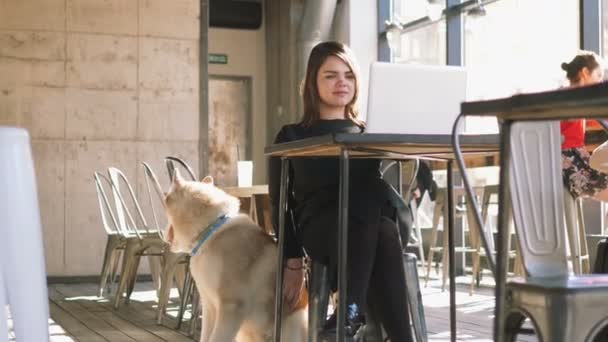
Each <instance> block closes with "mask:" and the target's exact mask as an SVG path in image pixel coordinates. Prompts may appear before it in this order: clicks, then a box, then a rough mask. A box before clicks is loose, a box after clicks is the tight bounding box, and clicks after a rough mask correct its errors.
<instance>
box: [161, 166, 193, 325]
mask: <svg viewBox="0 0 608 342" xmlns="http://www.w3.org/2000/svg"><path fill="white" fill-rule="evenodd" d="M165 165H166V167H167V174H168V176H169V180H170V181H172V180H173V174H174V170H175V169H176V168H177V167H179V168H181V169H183V170H184V171H186V172H185V173H186V174H188V176H190V180H192V181H196V180H198V177H197V176H196V174H195V173H194V170H193V169H192V167H190V165H189V164H188V163H187V162H186V161H184V160H183V159H181V158H179V157H176V156H167V157H165ZM186 258H187V259H186V275H185V278H184V283H183V286H182V291H181V296H180V305H179V310H178V313H177V327H176V329H180V328H181V325H182V321H183V318H184V314H185V313H186V309H187V306H188V304H190V307H191V312H192V318H191V320H190V329H189V334H190V335H191V336H192V335H193V334H194V332H195V331H196V326H197V322H198V321H199V319H198V316H199V315H200V313H201V312H202V310H201V305H200V304H201V303H200V299H199V295H198V291H197V289H196V284H195V283H194V280H193V279H192V276H191V274H190V266H189V265H190V257H189V256H187V257H186Z"/></svg>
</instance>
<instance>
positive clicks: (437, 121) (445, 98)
mask: <svg viewBox="0 0 608 342" xmlns="http://www.w3.org/2000/svg"><path fill="white" fill-rule="evenodd" d="M466 82H467V79H466V71H465V69H464V68H463V67H456V66H428V65H410V64H395V63H381V62H374V63H372V65H371V70H370V81H369V99H368V106H367V127H366V130H365V131H366V132H367V133H397V134H451V133H452V125H453V124H454V121H455V120H456V117H457V116H458V114H459V113H460V103H461V102H464V101H465V99H466Z"/></svg>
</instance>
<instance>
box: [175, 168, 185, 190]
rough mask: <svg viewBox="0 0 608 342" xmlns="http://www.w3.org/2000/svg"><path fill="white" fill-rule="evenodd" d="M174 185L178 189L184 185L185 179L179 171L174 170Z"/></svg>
mask: <svg viewBox="0 0 608 342" xmlns="http://www.w3.org/2000/svg"><path fill="white" fill-rule="evenodd" d="M173 184H174V185H175V186H178V187H179V186H182V185H183V184H184V179H183V178H182V175H181V174H180V173H179V170H178V169H174V170H173Z"/></svg>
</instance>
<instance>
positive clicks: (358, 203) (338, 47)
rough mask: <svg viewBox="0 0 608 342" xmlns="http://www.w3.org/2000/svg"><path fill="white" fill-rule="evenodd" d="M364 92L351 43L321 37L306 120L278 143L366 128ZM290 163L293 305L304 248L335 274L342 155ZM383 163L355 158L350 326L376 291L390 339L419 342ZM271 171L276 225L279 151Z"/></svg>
mask: <svg viewBox="0 0 608 342" xmlns="http://www.w3.org/2000/svg"><path fill="white" fill-rule="evenodd" d="M358 92H359V79H358V73H357V67H356V64H355V62H354V58H353V54H352V52H351V51H350V49H348V47H346V46H345V45H343V44H341V43H338V42H324V43H320V44H318V45H317V46H315V47H314V48H313V50H312V51H311V53H310V57H309V60H308V66H307V70H306V75H305V79H304V83H303V87H302V98H303V102H304V115H303V118H302V121H301V122H300V123H297V124H293V125H287V126H284V127H283V128H282V129H281V131H280V132H279V133H278V135H277V137H276V139H275V141H274V142H275V143H282V142H287V141H291V140H297V139H303V138H308V137H312V136H318V135H324V134H329V133H337V132H350V133H360V132H363V129H364V124H363V122H361V121H360V120H358V119H357V114H358V113H357V108H356V103H357V96H358ZM290 165H291V168H290V172H289V194H290V201H289V202H288V203H289V207H290V209H292V212H293V213H294V214H295V215H294V216H295V221H296V222H295V224H296V226H297V227H298V230H297V232H298V233H297V234H296V233H294V232H295V229H294V227H293V223H292V222H291V221H289V220H288V222H287V224H286V227H285V228H286V229H285V241H286V250H285V253H286V258H287V262H286V264H285V278H284V286H283V287H284V295H285V300H286V302H287V304H288V305H290V306H293V305H295V303H296V302H297V299H298V298H299V295H300V292H301V290H302V287H303V283H304V270H303V260H302V257H303V255H304V253H303V249H305V250H306V252H307V253H308V254H309V255H310V257H311V258H313V259H314V260H317V261H320V262H322V263H325V264H327V265H329V268H330V270H331V272H332V274H335V271H336V269H337V267H336V265H337V258H338V256H337V246H338V245H337V244H338V242H337V241H338V236H337V228H338V224H337V213H338V189H339V186H338V184H339V161H338V159H337V158H296V159H293V160H292V161H291V164H290ZM379 167H380V161H379V160H372V159H358V160H352V161H351V162H350V178H349V179H350V187H349V218H348V229H349V238H348V267H347V274H348V275H347V277H348V289H347V298H346V300H347V303H346V304H347V305H346V306H347V313H346V318H347V327H346V331H347V334H348V335H354V334H355V333H356V331H357V329H358V328H359V327H360V326H361V325H362V322H363V318H362V313H361V308H362V307H364V306H365V305H366V304H367V303H366V300H367V298H368V295H369V297H370V298H373V304H374V307H377V308H378V310H377V311H378V314H379V316H380V317H379V319H380V321H381V322H382V324H383V326H384V328H385V330H386V331H387V334H388V335H389V337H390V340H391V341H392V342H401V341H412V336H411V330H410V324H409V313H408V308H407V298H406V287H405V275H404V270H403V261H402V248H401V243H400V239H399V234H398V232H397V227H396V225H395V223H394V222H393V221H392V218H393V217H395V215H394V213H395V209H394V207H393V206H392V205H390V201H391V197H390V188H389V186H388V185H387V184H386V183H385V182H384V181H383V180H382V179H381V178H380V169H379ZM269 171H270V175H269V180H270V184H269V186H270V196H271V203H272V206H273V215H274V222H275V228H276V222H277V221H278V220H277V218H278V210H277V208H278V205H279V203H278V202H279V182H280V178H281V177H280V174H281V167H280V160H279V159H278V158H271V160H270V167H269ZM296 235H297V236H296ZM302 247H303V248H302ZM368 291H369V293H368ZM332 322H333V324H334V325H335V319H333V320H332V319H330V320H329V321H328V323H327V324H326V327H327V328H331V327H330V326H331V324H332Z"/></svg>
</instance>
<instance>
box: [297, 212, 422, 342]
mask: <svg viewBox="0 0 608 342" xmlns="http://www.w3.org/2000/svg"><path fill="white" fill-rule="evenodd" d="M337 212H338V210H337V208H335V207H326V208H324V210H322V211H321V212H319V215H316V216H315V217H314V218H311V219H310V220H308V222H306V224H304V225H303V227H302V228H303V229H302V240H303V243H304V248H305V249H306V251H307V252H308V254H309V255H310V256H311V258H313V259H315V260H317V261H319V262H322V263H324V264H327V265H328V266H329V269H330V270H332V271H333V272H335V271H336V270H337V264H338V253H337V250H338V233H337V232H338V223H337ZM379 214H380V213H379ZM348 229H349V230H348V265H347V279H348V280H347V281H348V284H347V285H348V288H347V304H351V303H355V304H357V305H359V306H360V307H366V306H367V304H370V305H369V306H371V307H373V308H374V310H373V311H374V312H375V313H376V314H377V315H378V318H379V319H380V322H381V323H382V325H383V326H384V329H385V330H386V332H387V334H388V335H389V338H390V340H391V342H410V341H413V338H412V333H411V329H410V318H409V311H408V305H407V304H408V302H407V292H406V284H405V271H404V269H403V256H402V248H401V242H400V239H399V233H398V231H397V226H396V225H395V223H394V222H393V221H392V220H391V219H389V218H388V217H387V216H381V215H378V217H377V218H376V219H366V220H360V219H357V218H356V217H349V222H348ZM368 298H369V299H370V301H372V302H371V303H367V299H368Z"/></svg>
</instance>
